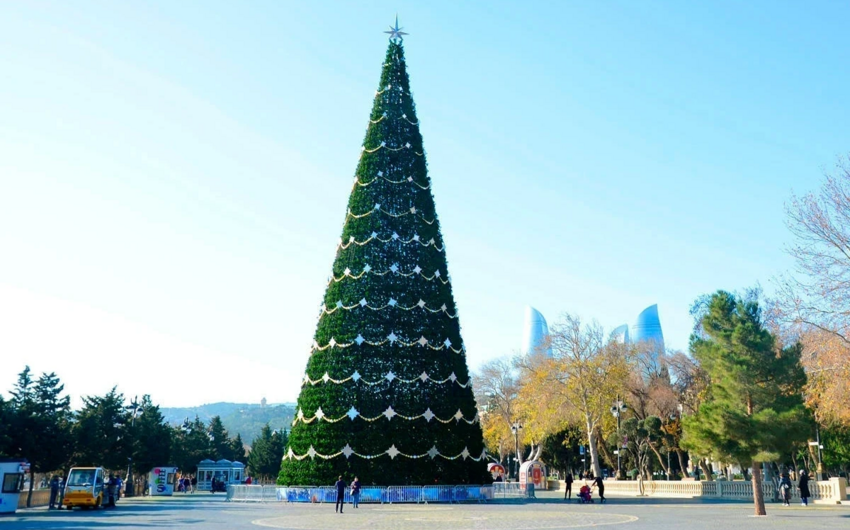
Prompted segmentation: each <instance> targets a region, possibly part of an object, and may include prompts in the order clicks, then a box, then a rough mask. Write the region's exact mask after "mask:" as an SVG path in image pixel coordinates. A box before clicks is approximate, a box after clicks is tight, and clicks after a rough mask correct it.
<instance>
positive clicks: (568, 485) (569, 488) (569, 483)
mask: <svg viewBox="0 0 850 530" xmlns="http://www.w3.org/2000/svg"><path fill="white" fill-rule="evenodd" d="M572 496H573V474H572V473H570V472H567V477H566V478H565V479H564V500H567V499H571V498H572Z"/></svg>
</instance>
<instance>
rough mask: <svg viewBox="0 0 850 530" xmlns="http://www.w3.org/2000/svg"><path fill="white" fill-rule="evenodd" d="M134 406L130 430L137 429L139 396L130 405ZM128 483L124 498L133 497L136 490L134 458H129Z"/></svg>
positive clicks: (125, 486)
mask: <svg viewBox="0 0 850 530" xmlns="http://www.w3.org/2000/svg"><path fill="white" fill-rule="evenodd" d="M130 405H132V406H133V419H132V420H131V421H130V428H131V429H134V428H135V427H136V415H137V414H138V413H139V408H140V407H139V396H136V397H134V398H133V401H132V402H131V403H130ZM132 454H133V452H132V450H131V451H130V455H132ZM127 460H128V462H127V483H126V484H125V485H124V496H125V497H132V496H133V495H134V494H135V492H136V488H135V487H134V486H133V457H132V456H130V457H129V458H127Z"/></svg>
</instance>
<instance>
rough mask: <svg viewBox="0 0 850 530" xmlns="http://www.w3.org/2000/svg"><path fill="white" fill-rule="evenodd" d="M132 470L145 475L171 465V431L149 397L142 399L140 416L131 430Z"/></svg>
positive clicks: (157, 407)
mask: <svg viewBox="0 0 850 530" xmlns="http://www.w3.org/2000/svg"><path fill="white" fill-rule="evenodd" d="M132 440H133V451H132V457H133V469H135V470H136V473H147V472H149V471H150V470H151V469H153V468H154V467H156V466H163V465H168V464H170V463H171V443H172V429H171V427H169V426H168V424H167V423H165V418H163V416H162V413H161V412H160V411H159V406H158V405H154V404H153V402H152V401H151V397H150V396H149V395H145V396H143V397H142V403H141V414H139V417H138V418H136V422H135V424H134V426H133V428H132Z"/></svg>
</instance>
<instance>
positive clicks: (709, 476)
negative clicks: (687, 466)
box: [697, 458, 714, 482]
mask: <svg viewBox="0 0 850 530" xmlns="http://www.w3.org/2000/svg"><path fill="white" fill-rule="evenodd" d="M697 463H698V464H699V467H700V469H702V474H703V475H705V480H707V481H708V482H712V481H713V480H714V476H712V474H711V467H709V466H708V465H706V462H705V459H704V458H698V459H697Z"/></svg>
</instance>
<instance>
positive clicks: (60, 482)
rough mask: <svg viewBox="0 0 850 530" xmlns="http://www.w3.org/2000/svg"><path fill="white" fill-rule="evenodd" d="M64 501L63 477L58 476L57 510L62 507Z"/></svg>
mask: <svg viewBox="0 0 850 530" xmlns="http://www.w3.org/2000/svg"><path fill="white" fill-rule="evenodd" d="M64 502H65V477H64V476H61V477H59V506H58V507H57V508H56V509H57V510H61V509H62V504H63V503H64Z"/></svg>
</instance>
